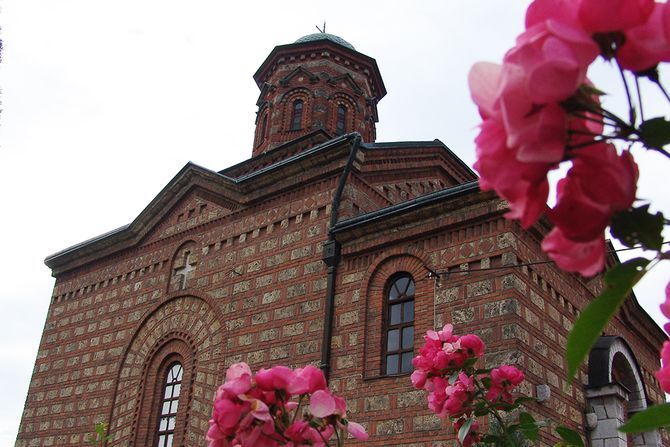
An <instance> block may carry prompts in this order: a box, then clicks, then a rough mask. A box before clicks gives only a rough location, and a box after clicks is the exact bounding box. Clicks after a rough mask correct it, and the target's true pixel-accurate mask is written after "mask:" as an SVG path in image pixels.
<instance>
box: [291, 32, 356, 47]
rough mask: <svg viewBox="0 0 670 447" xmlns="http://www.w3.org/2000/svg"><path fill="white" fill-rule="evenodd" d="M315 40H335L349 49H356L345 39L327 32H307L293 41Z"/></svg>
mask: <svg viewBox="0 0 670 447" xmlns="http://www.w3.org/2000/svg"><path fill="white" fill-rule="evenodd" d="M317 40H330V41H331V42H335V43H336V44H338V45H342V46H343V47H346V48H349V49H350V50H354V51H356V48H354V46H353V45H352V44H350V43H349V42H347V41H346V40H344V39H342V38H341V37H339V36H336V35H334V34H328V33H314V34H308V35H306V36H302V37H301V38H300V39H298V40H296V41H295V42H294V43H303V42H314V41H317Z"/></svg>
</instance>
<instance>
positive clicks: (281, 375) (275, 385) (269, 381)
mask: <svg viewBox="0 0 670 447" xmlns="http://www.w3.org/2000/svg"><path fill="white" fill-rule="evenodd" d="M294 380H295V373H294V372H293V370H292V369H290V368H287V367H286V366H274V367H272V368H270V369H260V370H259V371H258V372H257V373H256V385H258V388H260V389H261V390H264V391H276V390H281V391H287V390H288V388H289V386H290V384H291V383H293V381H294Z"/></svg>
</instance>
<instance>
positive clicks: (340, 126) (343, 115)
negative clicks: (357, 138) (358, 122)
mask: <svg viewBox="0 0 670 447" xmlns="http://www.w3.org/2000/svg"><path fill="white" fill-rule="evenodd" d="M346 122H347V108H346V107H344V105H342V104H340V105H339V106H337V121H336V123H335V133H336V134H337V135H342V134H343V133H344V132H345V131H346V130H347V125H346Z"/></svg>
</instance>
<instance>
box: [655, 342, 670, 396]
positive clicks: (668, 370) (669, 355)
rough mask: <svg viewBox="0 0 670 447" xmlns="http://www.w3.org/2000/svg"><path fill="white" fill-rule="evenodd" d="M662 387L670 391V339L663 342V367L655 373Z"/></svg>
mask: <svg viewBox="0 0 670 447" xmlns="http://www.w3.org/2000/svg"><path fill="white" fill-rule="evenodd" d="M654 375H655V376H656V379H657V380H658V383H659V384H660V385H661V389H662V390H663V391H665V392H666V393H670V341H666V342H664V343H663V348H662V349H661V369H659V370H658V371H656V373H655V374H654Z"/></svg>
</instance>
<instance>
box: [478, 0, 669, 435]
mask: <svg viewBox="0 0 670 447" xmlns="http://www.w3.org/2000/svg"><path fill="white" fill-rule="evenodd" d="M597 57H602V58H604V59H605V60H608V61H611V62H612V65H613V66H615V67H616V68H617V69H618V71H619V72H620V76H621V79H622V80H623V83H624V87H625V92H626V97H627V100H628V104H629V110H628V115H627V117H626V118H621V117H619V116H617V115H616V114H615V113H613V112H612V111H610V110H607V109H605V108H604V107H602V105H601V103H600V101H599V96H600V95H601V94H602V92H600V91H599V90H598V89H597V88H595V87H594V86H593V85H592V83H591V82H590V81H589V79H588V78H587V72H588V68H589V66H590V65H591V64H592V63H593V62H594V60H595V59H596V58H597ZM668 61H670V7H669V6H668V4H667V3H664V2H663V3H661V2H654V1H653V0H535V1H533V2H532V3H531V4H530V6H529V7H528V10H527V12H526V19H525V30H524V31H523V32H522V33H521V34H520V35H519V36H518V38H517V40H516V44H515V46H514V47H513V48H512V49H510V50H509V51H508V52H507V54H505V56H504V57H503V61H502V65H496V64H491V63H487V62H482V63H478V64H475V66H474V67H473V68H472V69H471V71H470V74H469V78H468V80H469V84H470V90H471V93H472V98H473V100H474V102H475V104H476V105H477V107H478V109H479V113H480V115H481V117H482V124H481V128H480V133H479V135H478V136H477V138H476V140H475V143H476V147H477V149H476V151H477V162H476V163H475V165H474V167H475V169H476V170H477V171H478V172H479V175H480V187H481V189H482V190H494V191H495V192H496V193H497V194H498V195H499V196H500V197H501V198H503V199H505V200H506V201H507V203H508V206H509V212H508V213H507V214H506V217H508V218H512V219H519V220H520V223H521V225H522V226H523V227H524V228H529V227H530V226H532V225H533V224H534V223H535V222H536V221H537V220H538V219H539V218H540V217H541V216H542V215H546V216H547V217H548V219H549V221H550V222H551V223H552V224H553V229H552V230H551V231H550V232H549V233H548V234H547V235H546V236H545V238H544V240H543V242H542V248H543V250H544V251H545V252H546V253H547V254H548V256H549V257H550V258H551V259H552V260H554V261H555V262H556V264H557V265H558V266H559V267H560V268H561V269H563V270H566V271H569V272H576V273H580V274H581V275H584V276H593V275H595V274H597V273H599V272H601V271H602V270H603V269H604V266H605V262H606V243H605V230H606V228H607V227H608V226H610V231H611V234H612V235H613V236H614V237H615V238H617V239H619V240H620V241H621V242H622V243H623V244H624V245H625V246H628V247H631V248H633V247H640V248H644V249H647V250H651V251H654V252H656V254H655V257H654V259H651V260H649V259H645V258H637V259H632V260H630V261H628V262H626V263H624V264H621V265H618V266H616V267H614V268H613V269H611V271H610V272H608V273H607V275H606V276H605V288H604V291H603V293H602V294H601V296H600V297H598V298H597V299H596V300H594V302H593V303H592V304H591V305H590V306H589V307H587V308H586V309H585V310H584V311H583V312H582V314H581V316H580V318H579V319H578V320H577V322H576V323H575V326H574V329H573V330H572V332H571V334H570V337H569V340H568V346H567V359H568V368H569V374H568V375H569V376H574V374H575V372H576V371H577V368H578V367H579V365H580V363H581V362H582V361H583V359H584V358H585V357H586V355H587V354H588V352H589V351H590V348H591V346H592V344H593V343H594V342H595V340H596V339H597V337H598V336H599V335H600V333H601V332H602V330H603V329H604V328H605V326H606V324H607V322H608V320H609V318H611V317H612V316H613V315H614V314H615V312H616V311H617V309H618V308H619V306H620V305H621V304H622V302H623V300H625V299H626V297H627V296H628V295H629V293H630V291H631V290H632V287H633V286H634V285H635V284H636V283H637V282H638V281H639V280H640V279H641V278H642V277H643V276H644V274H645V273H646V271H648V270H649V269H650V268H652V267H653V266H654V265H656V264H658V262H660V261H663V260H667V259H670V253H669V252H667V251H666V252H664V251H663V245H664V243H663V238H662V231H663V229H664V227H665V225H666V224H667V223H668V221H667V220H666V219H665V218H664V216H663V215H662V213H660V212H656V213H651V212H650V211H649V208H650V205H649V204H648V203H643V202H641V201H639V200H637V199H636V192H637V181H638V176H639V172H638V166H637V164H636V163H635V160H634V158H633V151H636V150H651V151H655V152H657V153H658V154H661V155H662V156H664V157H666V158H670V153H669V152H668V151H667V150H666V149H665V146H666V145H668V144H670V121H668V120H667V119H665V117H655V118H651V119H647V120H645V119H644V118H643V117H644V107H643V104H642V99H641V98H642V96H641V93H640V90H639V89H640V82H641V81H645V80H647V81H650V82H651V83H653V84H655V85H656V86H657V87H658V88H659V89H660V91H661V93H662V94H663V95H664V96H665V98H666V99H668V101H670V96H669V95H668V94H667V92H666V91H665V89H664V88H663V86H662V84H661V82H660V78H659V73H658V65H659V64H661V63H663V62H668ZM633 78H634V79H635V83H634V86H635V87H636V88H637V89H638V92H637V93H638V94H637V102H635V100H634V99H633V97H634V95H632V94H631V90H632V88H631V86H630V85H629V83H630V80H631V79H633ZM614 142H616V143H617V145H616V146H615V145H614V144H613V143H614ZM560 164H564V165H565V166H566V167H568V168H569V169H567V174H566V176H565V178H563V179H561V180H559V181H558V183H557V185H556V204H555V205H554V206H553V208H552V209H549V208H548V207H547V205H546V203H547V199H548V194H549V190H550V187H549V183H548V180H547V175H548V173H549V171H552V170H554V169H556V168H557V167H559V165H560ZM668 309H670V303H667V301H666V303H665V304H664V305H663V306H662V310H663V312H664V314H665V315H666V316H667V317H668V318H670V311H668ZM665 329H666V332H668V333H670V327H669V325H666V327H665ZM661 358H662V362H663V366H662V368H661V369H660V370H659V371H658V373H657V378H658V379H659V381H660V383H661V386H662V388H663V390H664V391H666V392H670V344H668V343H667V342H666V344H665V345H664V346H663V349H662V352H661ZM653 411H655V412H656V413H653V415H652V413H649V415H648V416H645V415H644V414H642V415H640V418H639V419H642V418H644V417H649V418H653V419H654V421H655V422H654V423H655V424H657V425H656V426H662V425H668V424H670V407H667V408H665V407H661V408H660V409H655V410H652V412H653ZM661 413H663V417H658V415H659V414H661ZM631 427H632V428H631ZM635 427H637V428H641V427H642V425H639V424H638V425H636V424H629V425H628V426H627V428H626V429H627V430H633V429H635ZM645 427H646V428H647V429H649V428H650V427H649V426H648V425H647V426H645Z"/></svg>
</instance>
